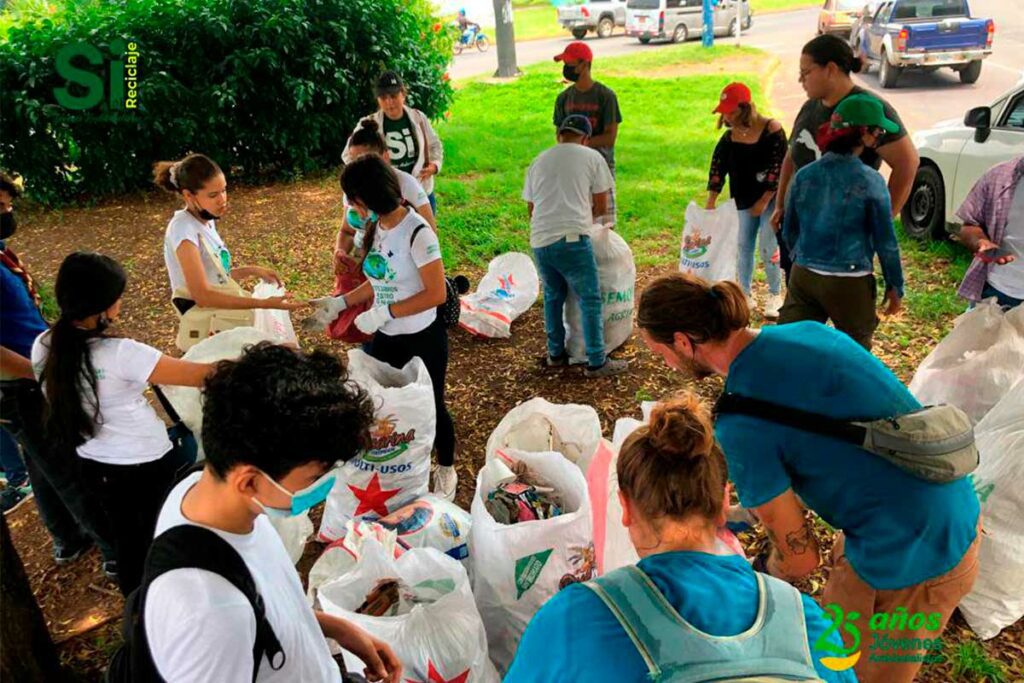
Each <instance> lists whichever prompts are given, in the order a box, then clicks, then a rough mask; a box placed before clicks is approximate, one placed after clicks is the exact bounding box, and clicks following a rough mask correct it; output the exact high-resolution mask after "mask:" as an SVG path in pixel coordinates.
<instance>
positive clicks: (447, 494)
mask: <svg viewBox="0 0 1024 683" xmlns="http://www.w3.org/2000/svg"><path fill="white" fill-rule="evenodd" d="M458 485H459V473H458V472H456V471H455V467H454V466H450V465H438V466H436V467H435V468H434V488H433V490H432V491H431V493H433V494H434V495H435V496H440V497H441V498H444V499H445V500H447V501H448V502H451V501H453V500H455V489H456V488H458Z"/></svg>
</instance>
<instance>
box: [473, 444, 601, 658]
mask: <svg viewBox="0 0 1024 683" xmlns="http://www.w3.org/2000/svg"><path fill="white" fill-rule="evenodd" d="M504 453H505V454H506V455H507V456H508V457H510V458H512V459H514V460H520V461H523V462H525V463H526V464H527V465H528V466H529V467H530V469H531V470H533V471H534V472H536V473H537V474H538V475H539V476H541V477H543V478H544V479H546V480H547V481H548V482H549V483H550V484H551V485H552V486H554V487H555V488H556V489H557V490H558V492H559V493H560V494H561V495H562V500H563V502H564V504H565V510H564V511H563V513H562V514H561V515H560V516H558V517H553V518H551V519H544V520H534V521H529V522H520V523H518V524H511V525H507V524H500V523H498V522H496V521H495V520H494V518H493V517H491V514H490V513H489V512H487V508H485V507H484V500H485V499H486V497H487V494H488V493H489V492H490V491H492V490H493V489H494V486H495V484H496V483H497V481H498V480H500V474H499V472H500V471H501V470H502V469H504V468H505V465H504V463H503V462H502V460H501V459H497V458H496V459H493V460H490V461H488V463H487V464H486V465H485V466H484V467H483V468H482V469H481V470H480V472H479V473H478V474H477V480H476V494H475V495H474V497H473V506H472V513H473V529H472V532H471V534H470V538H471V539H472V543H471V546H472V548H473V552H472V554H471V555H470V566H471V567H472V572H471V574H472V576H473V595H474V596H475V597H476V604H477V607H478V608H479V609H480V616H481V617H483V620H484V626H486V628H487V641H488V643H489V645H490V652H491V659H492V660H493V661H494V663H495V665H496V666H497V667H498V670H499V671H501V672H502V673H504V672H505V671H506V670H507V669H508V667H509V665H510V664H511V663H512V658H513V656H514V655H515V652H516V648H517V647H518V646H519V639H520V638H521V637H522V635H523V631H524V630H525V629H526V625H527V624H528V623H529V621H530V619H531V618H533V615H534V614H535V613H536V612H537V610H538V609H540V606H541V605H543V604H544V603H545V602H546V601H547V600H548V598H550V597H551V596H552V595H554V594H555V593H556V592H557V591H558V590H560V589H561V588H564V587H565V586H567V585H569V584H572V583H576V582H579V581H589V580H590V579H592V578H593V577H594V576H595V575H596V574H595V570H596V567H595V565H594V534H593V526H592V521H591V518H590V500H589V498H588V497H587V482H586V481H585V480H584V478H583V473H582V472H580V470H579V468H578V467H576V465H574V464H572V463H571V462H569V461H568V460H566V459H565V458H564V457H562V455H560V454H559V453H553V452H551V453H527V452H525V451H516V450H511V449H510V450H508V451H504ZM505 471H507V469H506V470H505Z"/></svg>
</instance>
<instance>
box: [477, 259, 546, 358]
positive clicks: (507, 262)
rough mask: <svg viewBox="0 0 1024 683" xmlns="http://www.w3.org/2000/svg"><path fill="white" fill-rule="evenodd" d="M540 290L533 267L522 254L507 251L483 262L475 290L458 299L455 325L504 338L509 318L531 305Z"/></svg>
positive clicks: (513, 317) (493, 336)
mask: <svg viewBox="0 0 1024 683" xmlns="http://www.w3.org/2000/svg"><path fill="white" fill-rule="evenodd" d="M539 293H540V278H539V277H538V276H537V267H536V266H535V265H534V264H533V259H531V258H530V257H529V256H527V255H526V254H520V253H519V252H514V251H513V252H509V253H507V254H502V255H500V256H497V257H495V258H494V259H492V260H491V262H490V263H489V264H488V265H487V274H486V275H484V277H483V278H482V279H481V280H480V284H479V285H477V288H476V291H475V292H473V293H472V294H467V295H465V296H463V297H462V298H461V300H460V305H461V307H462V308H461V311H460V312H459V325H460V326H462V328H463V329H465V330H467V331H468V332H471V333H473V334H476V335H480V336H481V337H491V338H496V339H507V338H508V337H510V336H512V321H513V320H515V319H516V318H518V317H519V316H521V315H522V314H523V313H525V312H526V311H527V309H529V308H530V306H532V305H533V302H535V301H536V300H537V295H538V294H539Z"/></svg>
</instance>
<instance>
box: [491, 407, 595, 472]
mask: <svg viewBox="0 0 1024 683" xmlns="http://www.w3.org/2000/svg"><path fill="white" fill-rule="evenodd" d="M600 441H601V419H600V418H599V417H598V416H597V411H596V410H594V409H593V408H592V407H591V406H587V405H580V404H576V403H565V404H559V403H551V402H549V401H545V400H544V399H543V398H531V399H530V400H529V401H525V402H523V403H520V404H519V405H517V406H516V407H515V408H513V409H512V410H510V411H508V413H506V414H505V417H503V418H501V422H499V423H498V426H497V427H495V429H494V431H493V432H491V436H490V438H488V439H487V460H491V459H492V458H494V457H495V453H496V452H497V451H498V450H504V449H513V450H517V451H528V452H531V453H540V452H545V451H555V452H556V453H561V454H562V455H564V456H565V457H566V458H567V459H569V461H570V462H574V463H576V465H578V466H579V468H580V469H581V470H583V471H584V472H586V471H587V466H588V465H589V464H590V461H591V459H592V458H593V457H594V452H595V451H596V450H597V444H598V443H600Z"/></svg>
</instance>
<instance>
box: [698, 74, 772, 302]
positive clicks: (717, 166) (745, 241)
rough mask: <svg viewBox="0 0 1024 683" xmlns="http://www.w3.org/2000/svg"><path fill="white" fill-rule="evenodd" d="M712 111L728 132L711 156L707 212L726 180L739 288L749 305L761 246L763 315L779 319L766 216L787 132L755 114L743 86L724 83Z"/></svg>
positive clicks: (713, 205)
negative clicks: (733, 212)
mask: <svg viewBox="0 0 1024 683" xmlns="http://www.w3.org/2000/svg"><path fill="white" fill-rule="evenodd" d="M713 113H715V114H718V116H719V118H718V127H719V128H721V127H722V126H723V125H725V126H726V131H725V132H724V133H722V137H721V138H720V139H719V141H718V144H717V145H716V146H715V151H714V154H713V155H712V156H711V170H710V172H709V174H708V201H707V204H706V208H707V209H714V208H715V204H716V203H717V202H718V195H719V194H721V192H722V188H723V187H724V186H725V179H726V177H728V178H729V193H730V195H731V197H732V199H734V200H735V201H736V209H737V210H738V212H739V216H740V232H739V245H738V246H739V248H738V250H737V251H738V261H737V264H736V269H737V271H738V275H739V283H740V286H741V287H743V291H744V292H746V293H747V296H748V297H750V301H751V305H752V306H753V305H754V299H753V297H752V295H751V293H750V282H751V279H752V278H753V274H754V252H755V251H756V247H757V244H758V242H760V244H761V262H762V263H763V264H764V272H765V276H766V277H767V278H768V301H767V302H765V306H764V317H765V318H778V317H779V309H780V308H782V272H781V270H780V268H779V264H778V263H777V256H776V255H777V252H778V242H777V241H776V239H775V232H774V231H773V230H772V227H771V223H770V222H769V218H770V217H771V213H772V211H773V209H774V207H775V189H776V188H777V187H778V182H779V169H780V168H781V167H782V159H783V158H784V157H785V156H786V132H785V131H784V130H782V124H781V123H779V122H778V121H775V120H772V119H769V118H767V117H766V116H763V115H762V114H760V113H759V112H758V111H757V108H756V107H755V106H754V103H753V101H752V99H751V95H750V88H748V87H747V86H746V85H744V84H743V83H730V84H729V85H727V86H726V87H725V89H724V90H722V95H721V97H720V98H719V101H718V106H717V107H715V110H714V112H713Z"/></svg>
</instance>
